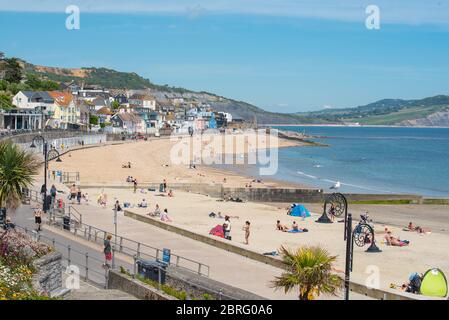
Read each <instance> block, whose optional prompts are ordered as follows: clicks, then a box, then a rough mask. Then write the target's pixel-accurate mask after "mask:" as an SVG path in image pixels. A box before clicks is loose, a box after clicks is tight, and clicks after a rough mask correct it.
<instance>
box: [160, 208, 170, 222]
mask: <svg viewBox="0 0 449 320" xmlns="http://www.w3.org/2000/svg"><path fill="white" fill-rule="evenodd" d="M161 221H164V222H172V220H171V219H170V217H169V216H168V210H167V209H164V212H163V213H162V214H161Z"/></svg>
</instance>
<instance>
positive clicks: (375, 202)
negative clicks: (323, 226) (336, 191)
mask: <svg viewBox="0 0 449 320" xmlns="http://www.w3.org/2000/svg"><path fill="white" fill-rule="evenodd" d="M349 203H350V204H413V203H415V200H410V199H403V200H360V201H349Z"/></svg>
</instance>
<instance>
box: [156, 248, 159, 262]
mask: <svg viewBox="0 0 449 320" xmlns="http://www.w3.org/2000/svg"><path fill="white" fill-rule="evenodd" d="M158 259H159V249H156V260H158Z"/></svg>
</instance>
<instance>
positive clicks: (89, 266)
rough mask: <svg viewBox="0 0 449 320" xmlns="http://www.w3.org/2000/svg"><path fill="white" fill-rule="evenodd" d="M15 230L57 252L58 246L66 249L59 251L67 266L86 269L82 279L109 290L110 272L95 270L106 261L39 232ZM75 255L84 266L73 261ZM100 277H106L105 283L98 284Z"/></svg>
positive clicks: (20, 228)
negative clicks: (94, 276) (94, 275)
mask: <svg viewBox="0 0 449 320" xmlns="http://www.w3.org/2000/svg"><path fill="white" fill-rule="evenodd" d="M15 228H16V229H19V230H21V231H23V232H24V233H25V234H27V235H30V236H32V237H35V238H36V239H35V241H37V242H45V243H47V244H48V245H50V246H51V247H53V248H54V249H55V250H56V245H57V246H58V247H60V248H62V249H64V250H63V252H61V250H58V252H60V253H61V254H62V258H63V259H64V260H66V261H67V266H69V265H76V266H78V267H80V268H84V275H82V274H80V275H79V276H80V277H82V278H83V279H84V280H86V281H87V280H89V281H92V282H94V283H96V284H97V285H102V286H103V288H105V289H106V288H107V279H108V271H107V270H104V269H103V267H101V270H96V269H95V268H93V266H94V265H97V266H102V265H103V263H104V261H102V260H100V259H98V258H95V257H92V256H90V255H89V253H88V252H81V251H79V250H76V249H75V248H72V247H71V246H70V245H67V244H64V243H61V242H58V241H56V239H55V238H50V237H47V236H44V235H42V234H41V233H39V232H35V231H32V230H30V229H28V228H25V227H22V226H20V225H15ZM99 253H100V252H99ZM73 254H78V255H80V256H81V257H83V261H84V262H85V263H84V264H83V263H79V262H75V261H74V260H73ZM89 262H91V263H89ZM91 273H94V274H96V275H97V279H93V278H92V276H91ZM98 277H100V278H103V277H104V283H99V282H97V280H98Z"/></svg>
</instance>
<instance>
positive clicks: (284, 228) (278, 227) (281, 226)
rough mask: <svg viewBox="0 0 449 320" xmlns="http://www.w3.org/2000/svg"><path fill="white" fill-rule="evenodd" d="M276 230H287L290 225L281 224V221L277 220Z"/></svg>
mask: <svg viewBox="0 0 449 320" xmlns="http://www.w3.org/2000/svg"><path fill="white" fill-rule="evenodd" d="M276 230H279V231H282V232H287V231H288V227H287V226H285V225H283V224H281V221H279V220H278V221H277V222H276Z"/></svg>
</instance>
